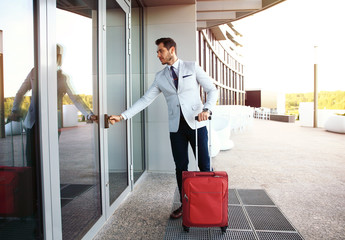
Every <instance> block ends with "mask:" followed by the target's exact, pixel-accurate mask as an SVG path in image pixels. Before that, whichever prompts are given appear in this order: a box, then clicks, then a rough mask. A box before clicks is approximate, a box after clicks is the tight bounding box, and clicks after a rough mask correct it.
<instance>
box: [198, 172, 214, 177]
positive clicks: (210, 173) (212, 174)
mask: <svg viewBox="0 0 345 240" xmlns="http://www.w3.org/2000/svg"><path fill="white" fill-rule="evenodd" d="M195 176H216V173H215V172H195Z"/></svg>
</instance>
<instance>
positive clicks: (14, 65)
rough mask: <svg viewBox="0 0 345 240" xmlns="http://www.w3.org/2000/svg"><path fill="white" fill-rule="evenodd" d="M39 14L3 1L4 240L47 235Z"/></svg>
mask: <svg viewBox="0 0 345 240" xmlns="http://www.w3.org/2000/svg"><path fill="white" fill-rule="evenodd" d="M35 15H36V14H34V6H33V1H29V0H19V1H17V2H16V4H13V1H9V0H8V1H1V2H0V236H1V237H0V238H1V239H40V238H42V234H43V233H42V232H43V231H42V221H41V220H42V219H41V214H40V211H41V209H40V207H41V204H40V202H41V201H40V200H41V198H40V187H39V186H40V181H39V179H40V177H39V173H40V162H39V161H40V156H39V152H40V150H39V142H38V140H37V139H38V136H39V135H38V122H37V120H38V111H39V109H38V95H37V94H38V91H37V90H38V79H37V65H36V62H35V50H36V49H35V48H34V38H35V36H34V28H35V26H34V17H35ZM18 229H20V231H18Z"/></svg>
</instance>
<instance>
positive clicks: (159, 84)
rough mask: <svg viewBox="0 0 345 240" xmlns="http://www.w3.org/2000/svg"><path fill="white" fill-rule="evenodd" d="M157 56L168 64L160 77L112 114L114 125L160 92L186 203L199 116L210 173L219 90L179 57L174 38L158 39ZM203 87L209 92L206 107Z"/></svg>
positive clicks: (204, 165)
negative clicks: (186, 174)
mask: <svg viewBox="0 0 345 240" xmlns="http://www.w3.org/2000/svg"><path fill="white" fill-rule="evenodd" d="M156 45H157V57H158V58H159V60H160V61H161V63H162V65H167V66H166V67H165V68H164V69H163V70H161V71H159V72H158V73H157V74H156V77H155V80H154V82H153V84H152V85H151V86H150V88H149V89H148V90H147V91H146V93H145V94H144V96H142V97H141V98H140V99H139V100H138V101H137V102H136V103H134V104H133V106H132V107H130V108H129V109H127V110H126V111H124V112H123V113H122V114H121V115H111V116H110V118H109V121H110V123H111V124H114V123H115V122H120V121H121V120H126V119H129V118H132V117H133V116H134V115H135V114H137V113H138V112H140V111H141V110H143V109H144V108H146V107H147V106H149V105H150V104H151V103H152V102H153V100H155V99H156V98H157V97H158V95H159V94H160V93H163V95H164V97H165V100H166V102H167V105H168V114H169V131H170V142H171V149H172V153H173V157H174V161H175V166H176V179H177V185H178V188H179V192H180V200H181V202H182V197H181V195H182V194H181V191H182V171H187V170H188V162H189V160H188V143H190V144H191V146H192V149H193V152H194V155H195V116H198V122H197V129H198V158H199V159H198V166H199V169H200V171H210V170H211V169H210V157H209V153H208V133H207V129H206V121H205V120H207V119H208V117H209V114H210V112H211V110H212V108H213V106H214V105H215V104H216V102H217V98H218V91H217V89H216V87H215V86H214V84H213V83H212V79H211V78H210V77H209V76H208V75H207V74H206V73H205V72H204V71H203V70H202V68H201V67H200V66H198V65H197V64H196V63H195V62H187V61H182V60H180V59H178V58H177V55H176V43H175V41H174V40H173V39H171V38H160V39H157V40H156ZM200 86H201V87H203V90H204V91H205V92H206V93H207V101H206V102H205V103H204V104H203V103H202V101H201V98H200ZM181 216H182V206H181V207H179V208H178V209H176V210H175V211H173V213H172V214H171V215H170V217H171V218H179V217H181Z"/></svg>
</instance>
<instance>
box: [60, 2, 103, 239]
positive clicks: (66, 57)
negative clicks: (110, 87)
mask: <svg viewBox="0 0 345 240" xmlns="http://www.w3.org/2000/svg"><path fill="white" fill-rule="evenodd" d="M97 6H98V1H63V0H61V1H60V0H58V1H57V11H56V17H57V18H56V19H57V20H56V38H57V42H58V45H57V70H58V71H57V88H58V92H57V99H58V106H57V111H58V125H59V126H58V129H59V162H60V183H61V185H60V190H61V214H62V234H63V239H81V238H82V237H83V236H84V235H85V234H86V233H87V232H88V231H89V230H90V228H91V227H92V226H93V225H94V224H95V222H96V221H97V220H98V219H99V218H100V216H101V214H102V212H101V209H102V207H101V190H100V163H99V130H98V123H97V121H92V119H90V118H91V117H92V116H94V114H95V115H96V114H97V113H98V95H97V93H98V78H97V64H98V63H97V47H98V44H97V27H95V26H97V18H98V17H97V15H98V9H97ZM94 120H95V119H94Z"/></svg>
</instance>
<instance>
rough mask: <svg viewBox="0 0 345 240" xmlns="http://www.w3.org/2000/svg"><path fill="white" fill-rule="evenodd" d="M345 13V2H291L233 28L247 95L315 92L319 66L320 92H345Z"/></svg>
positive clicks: (240, 22)
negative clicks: (249, 91)
mask: <svg viewBox="0 0 345 240" xmlns="http://www.w3.org/2000/svg"><path fill="white" fill-rule="evenodd" d="M344 9H345V0H327V1H325V0H286V1H285V2H282V3H280V4H278V5H276V6H274V7H271V8H269V9H267V10H265V11H262V12H260V13H257V14H255V15H253V16H250V17H247V18H244V19H242V20H238V21H236V22H233V25H234V26H235V28H236V30H238V31H239V32H240V33H241V34H242V35H243V37H242V42H243V46H244V47H243V48H244V49H243V55H244V64H245V79H246V80H245V84H246V86H245V87H246V89H263V90H272V91H278V92H283V93H302V92H313V91H314V90H313V89H314V63H315V62H316V63H317V67H318V75H317V76H318V91H336V90H342V91H345V71H344V70H343V69H344V67H345V61H344V56H345V31H344V30H343V24H344V23H345V14H344V12H343V11H344ZM314 46H317V48H316V49H317V50H315V47H314ZM315 59H317V60H315Z"/></svg>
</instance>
